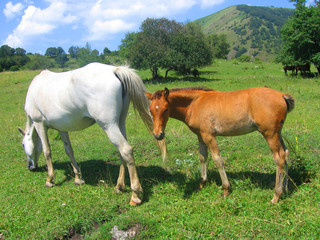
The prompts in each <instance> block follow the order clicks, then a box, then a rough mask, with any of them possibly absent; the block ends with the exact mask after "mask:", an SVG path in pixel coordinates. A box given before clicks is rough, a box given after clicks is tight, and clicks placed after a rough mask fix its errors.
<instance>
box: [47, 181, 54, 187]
mask: <svg viewBox="0 0 320 240" xmlns="http://www.w3.org/2000/svg"><path fill="white" fill-rule="evenodd" d="M54 185H55V184H54V183H51V182H46V187H47V188H52V187H54Z"/></svg>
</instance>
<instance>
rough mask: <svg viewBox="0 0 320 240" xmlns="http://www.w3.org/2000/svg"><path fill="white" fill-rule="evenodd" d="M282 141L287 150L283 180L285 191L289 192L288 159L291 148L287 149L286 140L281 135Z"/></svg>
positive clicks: (284, 148) (285, 150)
mask: <svg viewBox="0 0 320 240" xmlns="http://www.w3.org/2000/svg"><path fill="white" fill-rule="evenodd" d="M280 142H281V146H282V148H283V150H284V152H285V176H284V180H283V186H284V191H285V192H286V193H287V192H288V191H289V189H288V161H289V150H288V149H287V147H286V145H285V144H284V141H283V139H282V137H281V135H280Z"/></svg>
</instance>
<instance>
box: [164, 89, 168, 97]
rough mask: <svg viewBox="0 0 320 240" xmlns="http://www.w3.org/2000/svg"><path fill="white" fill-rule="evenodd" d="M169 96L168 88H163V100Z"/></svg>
mask: <svg viewBox="0 0 320 240" xmlns="http://www.w3.org/2000/svg"><path fill="white" fill-rule="evenodd" d="M168 96H169V89H168V88H164V97H165V99H167V98H168Z"/></svg>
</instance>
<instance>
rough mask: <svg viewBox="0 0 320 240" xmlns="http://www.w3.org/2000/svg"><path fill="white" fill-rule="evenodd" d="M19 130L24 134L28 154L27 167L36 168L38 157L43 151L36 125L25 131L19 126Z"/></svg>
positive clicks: (24, 146) (23, 141)
mask: <svg viewBox="0 0 320 240" xmlns="http://www.w3.org/2000/svg"><path fill="white" fill-rule="evenodd" d="M18 130H19V132H20V133H21V134H22V135H23V139H22V146H23V148H24V151H25V153H26V155H27V162H28V165H27V167H28V168H29V170H34V169H36V168H37V167H38V159H39V156H40V153H41V151H42V144H41V141H40V138H39V136H38V133H37V131H36V130H35V129H34V126H32V127H31V129H29V130H27V131H25V130H23V129H21V128H19V127H18Z"/></svg>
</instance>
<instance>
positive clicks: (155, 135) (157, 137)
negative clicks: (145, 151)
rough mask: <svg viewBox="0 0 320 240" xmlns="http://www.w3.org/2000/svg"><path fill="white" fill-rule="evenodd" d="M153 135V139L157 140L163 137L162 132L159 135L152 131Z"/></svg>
mask: <svg viewBox="0 0 320 240" xmlns="http://www.w3.org/2000/svg"><path fill="white" fill-rule="evenodd" d="M153 136H154V137H155V139H157V140H162V139H163V138H164V132H161V133H160V134H159V135H157V134H155V133H153Z"/></svg>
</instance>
